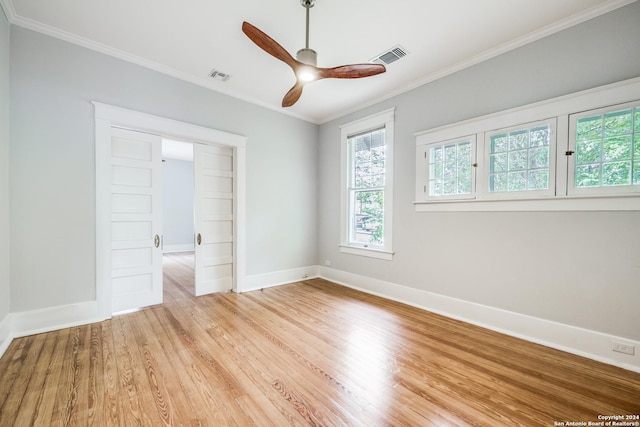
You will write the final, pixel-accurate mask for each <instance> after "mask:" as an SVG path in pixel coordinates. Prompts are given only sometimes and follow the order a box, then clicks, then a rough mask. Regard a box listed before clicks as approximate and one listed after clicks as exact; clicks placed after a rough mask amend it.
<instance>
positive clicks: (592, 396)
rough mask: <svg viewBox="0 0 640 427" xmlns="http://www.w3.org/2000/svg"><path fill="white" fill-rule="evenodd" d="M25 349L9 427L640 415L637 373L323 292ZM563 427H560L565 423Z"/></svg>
mask: <svg viewBox="0 0 640 427" xmlns="http://www.w3.org/2000/svg"><path fill="white" fill-rule="evenodd" d="M166 261H167V264H166V267H165V282H164V283H165V303H164V304H163V305H160V306H155V307H152V308H148V309H145V310H141V311H138V312H135V313H130V314H126V315H120V316H116V317H114V318H113V319H111V320H108V321H105V322H102V323H96V324H92V325H87V326H81V327H75V328H69V329H65V330H61V331H56V332H50V333H46V334H40V335H35V336H31V337H26V338H20V339H16V340H14V341H13V343H12V344H11V345H10V347H9V349H8V350H7V352H6V353H5V355H4V356H3V357H2V359H0V425H1V426H29V425H37V426H49V425H55V426H58V425H65V426H66V425H77V426H88V425H95V426H120V425H122V426H125V425H149V426H160V425H171V426H178V425H187V426H197V425H203V426H225V425H230V426H234V425H238V426H250V425H258V426H267V425H273V426H286V425H296V426H307V425H313V426H319V425H324V426H342V425H355V426H379V425H393V426H465V425H478V426H520V425H523V426H553V425H554V422H558V423H560V422H567V421H569V422H574V421H578V422H581V421H583V422H585V423H586V422H588V421H597V420H598V415H627V414H640V374H636V373H632V372H629V371H625V370H622V369H618V368H615V367H611V366H608V365H604V364H600V363H597V362H594V361H591V360H588V359H583V358H580V357H576V356H572V355H569V354H566V353H562V352H560V351H556V350H552V349H549V348H545V347H541V346H538V345H535V344H531V343H527V342H524V341H521V340H518V339H515V338H510V337H507V336H504V335H500V334H498V333H494V332H491V331H488V330H485V329H481V328H478V327H474V326H471V325H468V324H465V323H461V322H457V321H454V320H450V319H447V318H444V317H441V316H438V315H434V314H430V313H428V312H424V311H421V310H418V309H415V308H412V307H408V306H405V305H402V304H398V303H394V302H390V301H386V300H384V299H381V298H377V297H373V296H369V295H366V294H362V293H359V292H356V291H353V290H350V289H347V288H344V287H341V286H338V285H335V284H332V283H329V282H327V281H324V280H319V279H314V280H308V281H305V282H301V283H296V284H292V285H287V286H281V287H277V288H271V289H265V290H264V291H257V292H251V293H246V294H242V295H236V294H232V293H229V294H220V295H210V296H206V297H201V298H198V299H195V298H194V297H193V296H192V295H193V267H192V265H193V264H192V261H191V260H190V258H189V257H188V256H182V255H172V256H170V257H168V259H167V260H166ZM555 425H559V424H555Z"/></svg>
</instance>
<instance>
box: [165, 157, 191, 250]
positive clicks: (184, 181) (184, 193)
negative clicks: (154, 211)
mask: <svg viewBox="0 0 640 427" xmlns="http://www.w3.org/2000/svg"><path fill="white" fill-rule="evenodd" d="M165 160H166V161H165V162H164V163H162V181H163V182H162V206H163V209H162V237H163V244H164V248H165V250H167V249H170V247H171V246H176V245H179V246H185V245H191V246H193V233H194V232H193V229H194V228H193V162H189V161H185V160H176V159H165Z"/></svg>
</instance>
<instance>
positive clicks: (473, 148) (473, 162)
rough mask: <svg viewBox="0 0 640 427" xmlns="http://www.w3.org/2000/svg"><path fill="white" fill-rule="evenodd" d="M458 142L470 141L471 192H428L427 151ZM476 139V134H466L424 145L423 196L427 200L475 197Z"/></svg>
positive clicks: (428, 159)
mask: <svg viewBox="0 0 640 427" xmlns="http://www.w3.org/2000/svg"><path fill="white" fill-rule="evenodd" d="M460 142H470V143H471V168H472V169H471V193H469V194H452V195H441V196H439V195H433V194H431V193H430V191H429V190H430V185H431V183H430V181H431V168H430V165H431V161H430V160H431V158H430V156H429V153H430V152H431V150H432V149H434V148H437V147H443V146H446V145H451V144H458V143H460ZM476 145H477V140H476V135H468V136H463V137H461V138H452V139H448V140H446V141H440V142H434V143H432V144H428V145H425V149H424V152H423V154H422V156H421V157H422V158H423V159H424V168H425V174H426V181H425V184H424V186H423V191H424V193H425V198H426V199H427V200H470V199H475V197H476V169H477V159H476V155H477V154H476V153H477V149H476Z"/></svg>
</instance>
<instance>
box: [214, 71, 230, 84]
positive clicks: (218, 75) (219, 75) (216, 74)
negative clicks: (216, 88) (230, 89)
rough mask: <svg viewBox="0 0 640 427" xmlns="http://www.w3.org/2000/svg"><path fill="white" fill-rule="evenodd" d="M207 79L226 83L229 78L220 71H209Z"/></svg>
mask: <svg viewBox="0 0 640 427" xmlns="http://www.w3.org/2000/svg"><path fill="white" fill-rule="evenodd" d="M209 77H211V78H212V79H215V80H219V81H221V82H226V81H227V80H229V79H230V78H231V76H230V75H229V74H227V73H223V72H222V71H218V70H216V69H213V70H211V72H210V73H209Z"/></svg>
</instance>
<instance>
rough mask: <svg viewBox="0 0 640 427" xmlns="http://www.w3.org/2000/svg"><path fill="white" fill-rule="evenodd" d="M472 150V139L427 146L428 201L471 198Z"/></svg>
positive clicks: (474, 139)
mask: <svg viewBox="0 0 640 427" xmlns="http://www.w3.org/2000/svg"><path fill="white" fill-rule="evenodd" d="M475 150H476V137H475V135H473V136H469V137H464V138H460V139H454V140H449V141H446V142H443V143H440V144H434V145H431V146H430V147H429V149H428V152H426V153H425V158H426V159H427V170H428V172H427V173H428V181H429V184H428V189H427V188H425V190H428V197H430V198H443V197H446V198H451V199H454V198H455V199H465V198H467V199H468V198H473V197H474V191H475V171H474V170H473V168H474V166H476V164H475Z"/></svg>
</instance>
